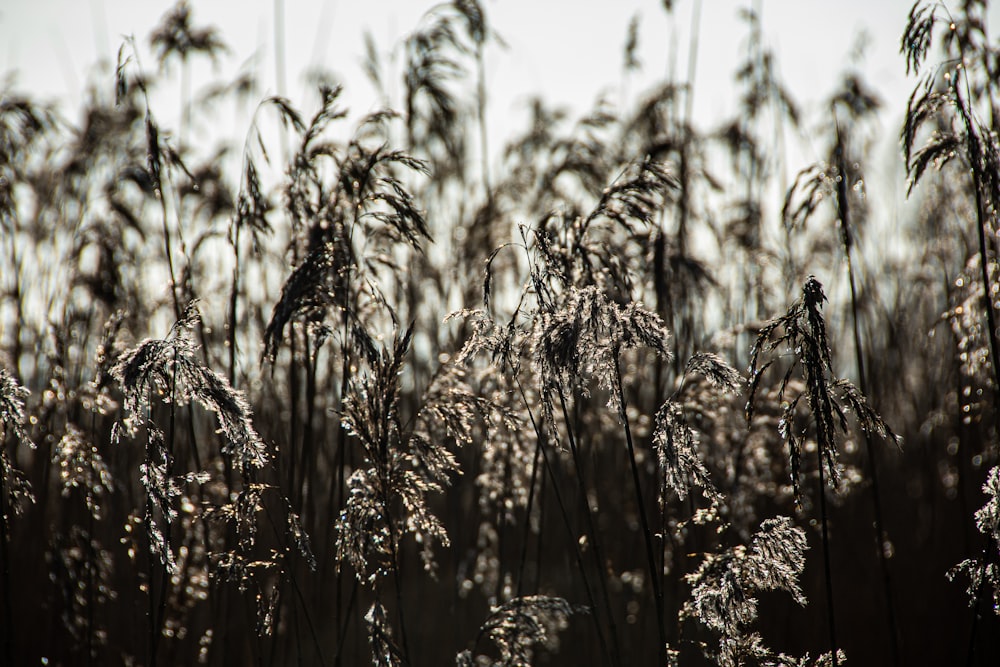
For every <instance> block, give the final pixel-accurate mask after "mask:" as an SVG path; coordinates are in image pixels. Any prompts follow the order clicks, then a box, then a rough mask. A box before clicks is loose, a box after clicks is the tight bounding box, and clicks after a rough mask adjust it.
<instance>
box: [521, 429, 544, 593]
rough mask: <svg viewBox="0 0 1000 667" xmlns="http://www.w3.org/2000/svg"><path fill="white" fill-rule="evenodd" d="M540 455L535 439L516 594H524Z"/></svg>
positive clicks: (539, 447) (538, 443)
mask: <svg viewBox="0 0 1000 667" xmlns="http://www.w3.org/2000/svg"><path fill="white" fill-rule="evenodd" d="M541 455H542V441H541V439H539V438H535V456H534V458H533V459H532V461H531V481H530V482H529V484H528V505H527V508H526V509H525V513H524V540H523V541H522V542H521V559H520V562H519V564H518V568H517V589H516V590H517V594H516V597H521V595H522V594H523V593H524V566H525V563H526V562H527V560H528V542H529V541H530V539H531V510H532V509H533V508H534V504H535V486H536V480H537V478H538V462H539V461H538V459H539V458H540V457H541Z"/></svg>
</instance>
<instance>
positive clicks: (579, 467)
mask: <svg viewBox="0 0 1000 667" xmlns="http://www.w3.org/2000/svg"><path fill="white" fill-rule="evenodd" d="M557 393H558V394H559V407H560V409H561V411H562V416H563V422H564V423H565V424H566V439H567V440H568V441H569V449H570V452H571V453H572V455H573V465H574V467H575V468H576V475H577V479H578V481H579V484H578V485H577V488H579V490H580V506H581V507H582V508H583V517H584V519H585V520H586V526H587V534H588V535H589V537H590V541H591V544H592V546H593V548H594V560H595V562H596V565H597V572H598V577H597V583H598V584H599V585H600V587H601V597H602V598H604V608H605V611H606V613H607V615H608V629H609V630H610V632H611V648H612V658H613V659H614V661H615V663H616V664H620V663H621V648H620V647H619V645H618V627H617V624H616V623H615V615H614V609H613V608H612V606H611V596H610V595H609V594H608V582H607V561H606V560H605V558H604V549H603V548H601V539H600V536H599V534H598V532H597V525H596V524H595V523H594V513H593V512H592V511H591V509H590V500H589V499H588V498H587V483H586V479H585V476H584V474H583V473H584V468H583V459H582V458H581V457H580V448H579V447H578V446H577V442H576V436H575V435H574V433H573V428H572V426H571V424H572V421H571V420H570V416H569V409H568V408H567V407H566V399H565V398H563V393H562V387H559V388H558V390H557Z"/></svg>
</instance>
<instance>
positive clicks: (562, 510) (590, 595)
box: [514, 377, 619, 664]
mask: <svg viewBox="0 0 1000 667" xmlns="http://www.w3.org/2000/svg"><path fill="white" fill-rule="evenodd" d="M514 382H515V383H516V384H517V391H518V393H519V394H520V395H521V401H523V403H524V406H525V409H526V410H527V412H528V419H529V420H530V421H531V427H532V429H533V430H534V431H535V437H536V438H537V439H538V442H539V443H540V444H539V450H540V451H541V453H542V458H543V460H544V463H545V470H546V472H548V474H549V479H550V481H551V483H552V490H553V491H554V492H555V497H556V505H557V506H558V507H559V514H560V515H561V517H562V520H563V525H564V526H565V527H566V532H567V534H568V536H569V542H570V544H572V545H573V556H574V558H575V559H576V566H577V569H579V570H580V577H581V579H583V588H584V592H585V593H586V595H587V602H588V603H589V604H590V608H591V609H592V610H593V612H594V613H593V617H594V629H595V630H596V631H597V640H598V642H599V643H600V645H601V652H602V653H603V655H604V658H605V660H606V661H607V662H609V663H610V664H618V662H619V661H616V660H615V659H614V658H613V656H612V653H611V652H610V650H609V647H608V642H607V639H606V638H605V636H604V630H603V629H602V628H601V622H600V619H599V618H598V615H597V600H596V599H595V598H594V590H593V588H592V587H591V585H590V580H589V579H588V578H587V569H586V567H585V566H584V563H583V554H582V553H581V552H580V542H579V541H578V540H577V538H576V535H575V534H574V531H573V525H572V524H571V523H570V520H569V513H568V512H567V511H566V503H565V502H564V501H563V497H562V492H561V491H560V490H559V481H558V480H557V479H556V466H555V464H553V462H551V461H550V460H549V454H548V452H547V451H546V449H545V445H544V442H545V437H544V434H543V432H542V429H541V426H540V425H539V424H538V422H537V421H536V420H535V415H534V413H533V412H532V410H531V407H530V406H529V403H528V397H527V396H526V395H525V393H524V387H523V386H522V385H521V380H520V379H518V378H517V377H515V378H514Z"/></svg>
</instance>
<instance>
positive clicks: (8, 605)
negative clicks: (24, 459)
mask: <svg viewBox="0 0 1000 667" xmlns="http://www.w3.org/2000/svg"><path fill="white" fill-rule="evenodd" d="M2 446H4V445H3V441H0V447H2ZM4 458H6V457H4ZM4 467H6V466H4ZM0 475H2V477H0V559H3V611H4V633H3V654H4V659H5V661H6V664H8V665H13V664H14V606H13V604H12V602H11V599H10V550H9V549H8V548H7V546H8V545H7V543H8V542H9V540H10V535H9V533H8V531H7V518H8V516H9V515H8V507H7V470H6V469H4V470H0Z"/></svg>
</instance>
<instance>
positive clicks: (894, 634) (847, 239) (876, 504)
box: [834, 118, 899, 667]
mask: <svg viewBox="0 0 1000 667" xmlns="http://www.w3.org/2000/svg"><path fill="white" fill-rule="evenodd" d="M834 121H835V122H834V127H835V129H836V133H837V144H836V149H835V156H836V160H837V171H838V172H839V174H840V179H839V180H838V181H837V210H838V214H839V216H840V238H841V245H842V246H843V249H844V257H845V259H846V260H847V279H848V282H849V283H850V287H851V330H852V332H853V334H854V361H855V367H856V369H857V373H858V384H859V385H860V388H861V393H862V394H864V395H865V396H868V395H869V393H868V377H867V374H866V373H865V361H864V354H863V350H862V347H861V327H860V323H859V318H858V293H857V287H856V285H855V280H854V264H853V262H852V258H851V255H852V253H851V249H852V247H853V245H854V244H853V235H852V233H851V218H850V205H849V203H848V198H847V157H846V155H845V149H844V140H843V136H842V135H841V132H840V123H839V122H837V121H836V118H834ZM865 451H866V453H867V455H868V469H869V471H870V473H871V480H872V486H871V499H872V509H873V511H874V514H875V550H876V553H877V554H878V563H879V574H880V575H881V578H882V594H883V595H884V596H885V604H886V615H887V621H888V625H889V650H890V652H891V656H892V664H893V665H896V666H897V667H898V665H899V631H898V626H897V624H896V608H895V605H894V604H893V597H892V583H891V580H890V578H889V563H888V559H887V558H886V556H885V546H884V542H885V528H884V525H885V524H884V523H883V522H882V502H881V496H880V494H879V482H878V465H877V461H876V458H875V443H874V442H873V439H872V434H871V433H870V432H869V431H868V429H865Z"/></svg>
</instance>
